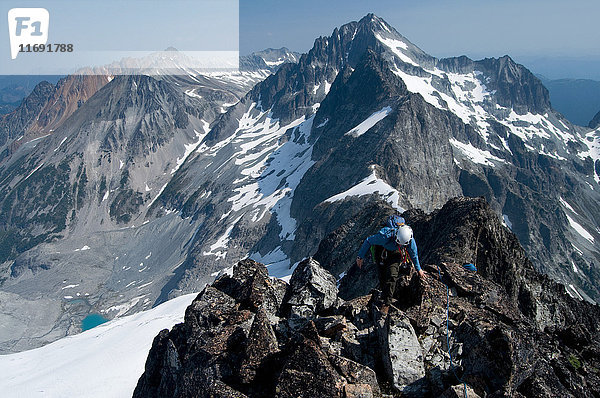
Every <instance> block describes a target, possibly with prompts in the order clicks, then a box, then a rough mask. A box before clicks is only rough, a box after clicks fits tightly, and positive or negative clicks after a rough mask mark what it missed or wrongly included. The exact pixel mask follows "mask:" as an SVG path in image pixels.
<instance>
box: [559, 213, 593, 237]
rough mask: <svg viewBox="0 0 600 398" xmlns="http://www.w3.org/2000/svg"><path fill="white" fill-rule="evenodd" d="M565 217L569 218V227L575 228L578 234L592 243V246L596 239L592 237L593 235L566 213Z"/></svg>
mask: <svg viewBox="0 0 600 398" xmlns="http://www.w3.org/2000/svg"><path fill="white" fill-rule="evenodd" d="M565 216H567V220H568V221H569V225H570V226H571V228H573V229H574V230H575V232H577V233H578V234H579V235H581V236H583V237H584V238H585V239H586V240H588V241H589V242H590V243H592V244H593V243H594V237H593V236H592V234H590V233H589V232H588V231H587V230H586V229H585V228H583V227H582V226H581V224H579V223H578V222H577V221H575V220H574V219H572V218H571V217H569V215H568V214H566V213H565Z"/></svg>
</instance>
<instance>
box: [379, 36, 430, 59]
mask: <svg viewBox="0 0 600 398" xmlns="http://www.w3.org/2000/svg"><path fill="white" fill-rule="evenodd" d="M375 37H376V38H377V40H379V41H380V42H381V43H382V44H383V45H385V46H386V47H388V48H389V49H390V50H392V52H393V53H394V54H395V55H396V56H397V57H398V58H400V60H401V61H402V62H405V63H407V64H410V65H413V66H419V64H417V63H416V62H415V61H413V60H412V58H410V57H409V56H408V55H407V54H406V53H404V52H403V51H402V50H406V49H408V45H407V44H406V43H405V42H403V41H402V40H398V39H392V38H385V37H383V36H382V35H380V34H376V35H375Z"/></svg>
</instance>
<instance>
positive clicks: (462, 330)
mask: <svg viewBox="0 0 600 398" xmlns="http://www.w3.org/2000/svg"><path fill="white" fill-rule="evenodd" d="M364 210H365V211H362V212H361V213H359V214H358V215H356V216H355V217H354V218H353V219H352V220H351V221H349V222H347V223H345V224H344V225H342V226H341V227H340V228H337V229H336V230H335V231H334V232H332V233H331V234H329V235H328V236H327V237H326V239H324V240H323V241H322V242H321V244H320V245H319V251H318V252H317V258H319V259H320V261H319V262H317V261H316V260H315V259H312V258H310V259H306V260H303V261H302V262H300V264H299V265H298V266H297V268H296V269H295V271H294V273H293V275H292V276H291V279H290V281H289V284H288V283H285V282H282V281H280V280H278V279H271V278H269V276H268V274H267V270H266V268H265V267H264V265H262V264H259V263H256V262H254V261H251V260H244V261H241V262H239V263H238V264H237V265H235V266H234V267H233V271H232V273H231V275H229V274H226V275H222V276H220V277H218V278H217V279H216V281H215V282H214V283H213V284H212V285H211V286H208V287H206V288H205V289H204V290H203V291H202V292H201V293H200V294H199V295H198V297H197V298H196V299H195V300H194V302H193V303H192V305H190V307H188V309H187V311H186V314H185V322H184V323H181V324H178V325H176V326H175V327H174V328H173V329H172V330H171V331H167V330H163V331H162V332H161V333H160V334H159V335H158V336H157V337H156V338H155V340H154V343H153V346H152V349H151V350H150V354H149V356H148V359H147V361H146V369H145V372H144V374H143V375H142V376H141V377H140V379H139V382H138V385H137V387H136V389H135V392H134V397H136V398H141V397H167V396H169V397H187V396H192V395H193V396H197V397H215V396H216V397H221V396H222V397H225V396H227V397H263V396H274V397H300V396H302V397H342V396H344V397H376V396H381V394H398V393H401V394H402V396H408V397H423V396H443V397H455V396H463V394H464V393H463V391H465V390H466V391H467V396H469V397H478V396H486V395H491V396H496V395H498V396H500V395H502V396H504V395H506V396H513V397H534V396H535V397H554V396H557V395H560V396H575V397H586V396H594V395H596V394H598V393H600V375H599V374H598V372H597V371H596V368H597V367H598V365H599V364H600V363H599V361H598V350H599V349H600V334H599V333H600V329H599V327H598V322H597V317H598V315H600V310H599V308H598V306H597V305H590V304H589V303H586V302H582V301H579V300H576V299H573V298H571V297H570V296H569V295H567V294H566V291H565V288H564V286H562V285H558V284H556V283H554V282H552V281H550V280H549V279H548V278H547V277H544V276H541V275H540V274H538V273H537V272H536V271H534V269H533V267H532V265H531V262H530V261H529V260H528V259H527V257H526V255H525V252H524V251H523V249H522V248H521V246H520V245H519V243H518V241H517V239H516V237H515V236H514V234H512V233H511V232H510V231H509V230H508V229H507V228H506V227H504V226H502V225H501V223H500V220H499V219H498V217H497V215H496V214H495V213H494V211H493V210H492V209H491V208H490V207H489V206H488V205H487V203H485V201H484V200H483V199H467V198H457V199H452V200H450V201H449V202H448V203H446V204H445V205H444V206H443V207H442V208H441V209H440V210H437V211H435V212H433V213H431V214H425V213H423V212H422V211H416V210H413V211H409V212H406V213H405V214H404V215H405V216H406V217H407V221H410V222H411V225H413V226H414V228H415V236H416V239H417V240H418V241H419V242H420V244H421V247H422V248H423V251H424V252H425V253H426V255H425V256H423V257H422V259H423V261H422V264H424V268H425V269H426V271H427V272H428V274H427V276H426V277H424V278H422V279H420V278H419V277H418V276H417V275H416V273H415V272H414V271H412V270H409V271H408V272H406V273H405V274H404V275H402V276H401V277H400V281H399V286H398V290H397V293H396V299H397V300H396V302H395V306H393V307H391V308H390V311H389V313H388V315H384V314H382V313H381V312H380V310H379V308H378V307H377V305H378V295H379V291H378V290H376V289H372V288H373V287H375V279H376V278H374V275H373V272H372V269H373V265H372V264H367V265H366V266H365V268H364V269H362V270H359V269H358V268H356V267H353V268H351V269H350V272H348V273H347V274H346V276H344V277H343V278H342V279H341V281H338V286H339V292H338V288H337V287H336V278H335V277H334V276H333V275H332V274H331V273H330V272H328V271H327V270H330V271H333V272H334V273H337V272H338V271H339V269H337V270H336V268H338V267H339V266H340V265H341V264H343V263H345V264H346V265H347V264H351V262H352V261H353V260H354V256H348V253H352V254H354V253H356V251H357V250H358V247H359V245H360V243H361V240H359V239H356V234H355V233H354V232H355V230H356V229H357V227H358V226H363V227H368V226H370V225H372V224H373V223H374V222H376V221H375V220H379V221H381V220H383V219H384V217H383V216H384V215H386V214H393V212H394V209H392V208H391V207H389V205H387V204H385V203H381V202H379V203H375V202H373V203H372V205H371V206H370V207H369V208H368V209H364ZM349 257H350V258H349ZM465 261H473V262H475V263H476V264H477V267H478V271H477V272H473V271H468V270H466V269H465V268H463V267H462V265H461V264H462V263H463V262H465ZM326 269H327V270H326ZM342 297H344V298H345V299H346V300H348V301H345V300H344V299H342ZM447 317H448V318H447ZM447 336H448V339H446V337H447ZM450 355H451V356H452V357H450ZM458 377H460V378H461V380H462V381H464V383H465V384H463V383H461V382H460V381H459V380H458Z"/></svg>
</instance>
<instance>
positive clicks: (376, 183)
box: [324, 170, 405, 212]
mask: <svg viewBox="0 0 600 398" xmlns="http://www.w3.org/2000/svg"><path fill="white" fill-rule="evenodd" d="M375 193H376V194H379V196H381V197H382V199H384V200H385V201H386V202H388V203H389V204H390V205H391V206H392V207H394V208H395V209H398V211H400V212H404V211H405V210H404V208H402V207H401V206H400V205H399V204H398V202H399V200H400V193H399V192H398V190H396V189H395V188H394V187H392V186H391V185H389V184H388V183H387V182H385V181H384V180H382V179H381V178H379V177H377V174H376V173H375V170H373V172H372V173H371V175H370V176H368V177H367V178H365V179H364V180H362V181H361V182H359V183H358V184H356V185H355V186H353V187H352V188H350V189H347V190H346V191H344V192H341V193H339V194H337V195H334V196H332V197H330V198H327V199H325V200H324V202H328V203H333V202H337V201H341V200H344V199H346V198H348V197H350V196H364V195H372V194H375Z"/></svg>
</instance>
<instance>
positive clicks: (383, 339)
mask: <svg viewBox="0 0 600 398" xmlns="http://www.w3.org/2000/svg"><path fill="white" fill-rule="evenodd" d="M380 323H381V327H380V328H379V329H378V333H379V340H380V347H381V354H382V362H383V367H384V370H385V372H386V375H387V377H388V378H389V379H390V380H391V381H392V383H393V385H394V387H395V388H396V389H397V390H399V391H402V392H403V393H404V394H405V395H408V396H419V395H422V392H423V384H424V383H422V382H420V381H421V380H422V379H423V378H424V377H425V366H424V364H423V349H422V347H421V345H420V344H419V340H418V339H417V335H416V334H415V331H414V329H413V327H412V325H411V324H410V321H409V320H408V318H407V317H406V316H405V315H404V314H403V313H402V312H400V311H396V310H393V309H392V310H390V313H389V314H388V316H387V317H386V318H385V319H382V320H381V321H380Z"/></svg>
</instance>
